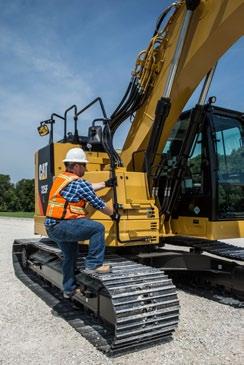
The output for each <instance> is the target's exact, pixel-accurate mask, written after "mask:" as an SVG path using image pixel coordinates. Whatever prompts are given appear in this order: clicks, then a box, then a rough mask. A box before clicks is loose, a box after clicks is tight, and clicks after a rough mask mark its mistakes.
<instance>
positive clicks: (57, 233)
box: [46, 218, 105, 293]
mask: <svg viewBox="0 0 244 365" xmlns="http://www.w3.org/2000/svg"><path fill="white" fill-rule="evenodd" d="M46 229H47V233H48V236H49V237H50V238H51V239H52V240H53V241H54V242H56V243H57V245H58V246H59V248H60V249H61V250H62V252H63V255H64V260H63V265H62V270H63V288H64V292H67V293H68V292H72V291H73V290H74V289H75V287H76V284H75V262H76V258H77V251H78V241H84V240H90V243H89V248H88V255H87V257H86V260H85V267H86V268H87V269H91V270H93V269H95V268H96V267H98V266H101V265H102V264H103V260H104V253H105V240H104V226H103V225H102V224H101V223H98V222H95V221H92V220H90V219H86V218H82V219H66V220H65V219H64V220H61V221H59V222H58V223H57V224H55V225H54V226H46Z"/></svg>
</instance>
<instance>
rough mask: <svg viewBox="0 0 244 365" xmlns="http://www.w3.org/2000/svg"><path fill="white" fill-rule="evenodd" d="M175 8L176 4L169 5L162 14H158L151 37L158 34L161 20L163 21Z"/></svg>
mask: <svg viewBox="0 0 244 365" xmlns="http://www.w3.org/2000/svg"><path fill="white" fill-rule="evenodd" d="M176 6H177V3H173V4H171V5H170V6H168V7H167V8H166V9H165V10H164V11H163V12H162V14H160V16H159V18H158V20H157V23H156V28H155V31H154V34H153V37H154V36H155V35H156V34H158V31H159V29H160V27H161V24H162V22H163V20H164V19H165V17H166V15H167V14H168V13H169V12H170V10H171V9H172V8H174V7H176Z"/></svg>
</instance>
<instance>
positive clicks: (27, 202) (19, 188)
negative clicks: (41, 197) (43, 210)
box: [15, 179, 35, 212]
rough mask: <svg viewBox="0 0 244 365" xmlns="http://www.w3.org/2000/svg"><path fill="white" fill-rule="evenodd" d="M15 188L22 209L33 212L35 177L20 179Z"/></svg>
mask: <svg viewBox="0 0 244 365" xmlns="http://www.w3.org/2000/svg"><path fill="white" fill-rule="evenodd" d="M15 189H16V196H17V198H18V202H19V206H20V210H22V211H23V212H33V211H34V207H35V198H34V196H35V193H34V179H22V180H20V181H18V182H17V184H16V188H15Z"/></svg>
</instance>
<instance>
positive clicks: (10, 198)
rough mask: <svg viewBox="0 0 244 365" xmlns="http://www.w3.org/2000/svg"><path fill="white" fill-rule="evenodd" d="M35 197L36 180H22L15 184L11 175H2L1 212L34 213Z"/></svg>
mask: <svg viewBox="0 0 244 365" xmlns="http://www.w3.org/2000/svg"><path fill="white" fill-rule="evenodd" d="M34 197H35V189H34V179H22V180H20V181H18V182H17V183H16V184H13V183H11V179H10V176H9V175H3V174H0V211H1V212H19V211H22V212H33V211H34V209H35V198H34Z"/></svg>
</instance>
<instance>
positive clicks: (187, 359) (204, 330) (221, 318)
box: [0, 218, 244, 365]
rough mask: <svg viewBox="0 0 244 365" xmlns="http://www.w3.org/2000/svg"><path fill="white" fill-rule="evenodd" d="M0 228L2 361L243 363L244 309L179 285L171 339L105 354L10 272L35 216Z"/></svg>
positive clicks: (0, 221) (6, 221) (3, 221)
mask: <svg viewBox="0 0 244 365" xmlns="http://www.w3.org/2000/svg"><path fill="white" fill-rule="evenodd" d="M0 227H1V228H0V242H1V246H0V247H1V248H0V282H1V295H0V364H4V365H6V364H18V365H22V364H23V365H24V364H36V365H37V364H42V365H45V364H48V365H59V364H69V365H71V364H77V365H78V364H86V365H89V364H92V365H96V364H97V365H102V364H112V365H125V364H128V365H129V364H131V365H132V364H133V365H136V364H143V365H147V364H150V365H152V364H167V365H168V364H169V365H170V364H174V365H178V364H179V365H184V364H185V365H190V364H194V365H198V364H207V365H225V364H232V365H241V364H244V309H243V308H233V307H231V306H228V305H224V304H221V303H218V302H215V301H212V300H209V299H206V298H202V297H200V296H197V295H192V294H188V293H185V292H184V291H181V290H179V291H178V295H179V299H180V304H181V314H180V323H179V327H178V329H177V331H176V333H175V335H174V338H173V340H172V341H171V342H169V343H166V344H162V345H160V346H154V347H151V348H148V349H144V350H141V351H137V352H132V353H130V354H127V355H124V356H120V357H117V358H108V357H106V356H105V355H104V354H102V353H101V352H99V351H97V350H96V348H94V347H93V346H92V345H91V344H90V343H89V342H88V341H87V340H86V339H84V338H83V337H81V336H80V335H79V334H78V333H77V332H76V331H75V330H74V329H73V328H72V327H70V326H69V325H68V323H66V322H65V321H64V320H63V319H61V318H57V317H53V316H52V314H51V310H50V308H49V307H48V306H47V305H46V304H45V303H44V302H43V301H42V300H41V299H40V298H38V297H37V296H35V294H34V293H33V292H31V291H30V290H29V289H28V288H27V287H25V286H24V284H22V283H21V282H20V281H19V280H18V279H17V278H16V277H15V276H14V272H13V267H12V258H11V249H12V242H13V240H14V239H15V238H30V237H32V236H33V220H32V219H15V218H0Z"/></svg>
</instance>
